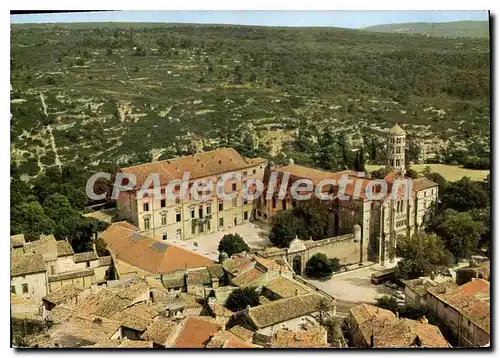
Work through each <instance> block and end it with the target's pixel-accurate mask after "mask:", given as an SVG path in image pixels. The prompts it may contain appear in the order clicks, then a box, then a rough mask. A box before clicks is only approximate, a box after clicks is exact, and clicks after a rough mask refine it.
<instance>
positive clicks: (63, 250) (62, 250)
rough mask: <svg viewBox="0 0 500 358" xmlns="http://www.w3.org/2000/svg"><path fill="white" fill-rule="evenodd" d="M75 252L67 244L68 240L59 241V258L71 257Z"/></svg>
mask: <svg viewBox="0 0 500 358" xmlns="http://www.w3.org/2000/svg"><path fill="white" fill-rule="evenodd" d="M74 253H75V252H74V251H73V248H72V247H71V245H70V244H69V242H67V241H66V240H57V256H58V257H62V256H71V255H73V254H74Z"/></svg>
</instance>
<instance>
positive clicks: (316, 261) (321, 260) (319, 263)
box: [306, 252, 333, 277]
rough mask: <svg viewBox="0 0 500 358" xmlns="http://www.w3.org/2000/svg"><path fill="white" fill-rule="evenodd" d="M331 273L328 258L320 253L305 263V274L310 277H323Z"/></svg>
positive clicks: (331, 269) (331, 268) (331, 267)
mask: <svg viewBox="0 0 500 358" xmlns="http://www.w3.org/2000/svg"><path fill="white" fill-rule="evenodd" d="M332 273H333V266H332V264H331V262H330V260H328V257H327V256H326V255H325V254H322V253H319V252H318V253H316V254H314V255H313V256H311V258H310V259H309V260H307V263H306V274H307V276H310V277H325V276H328V275H331V274H332Z"/></svg>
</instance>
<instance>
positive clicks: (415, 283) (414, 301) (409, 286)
mask: <svg viewBox="0 0 500 358" xmlns="http://www.w3.org/2000/svg"><path fill="white" fill-rule="evenodd" d="M404 284H405V305H406V306H411V307H416V308H417V307H425V306H426V305H427V301H426V299H427V289H428V288H429V287H432V286H436V285H437V282H435V281H433V280H431V279H430V278H427V277H422V278H416V279H413V280H405V281H404Z"/></svg>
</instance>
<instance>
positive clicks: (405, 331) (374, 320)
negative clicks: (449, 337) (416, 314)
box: [350, 304, 449, 348]
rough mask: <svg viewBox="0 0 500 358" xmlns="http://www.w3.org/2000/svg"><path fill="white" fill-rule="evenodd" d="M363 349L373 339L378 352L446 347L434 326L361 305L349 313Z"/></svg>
mask: <svg viewBox="0 0 500 358" xmlns="http://www.w3.org/2000/svg"><path fill="white" fill-rule="evenodd" d="M350 313H351V317H352V319H353V320H354V322H355V324H356V325H357V328H358V330H359V332H360V333H361V334H362V336H363V339H364V341H365V345H366V346H369V344H370V341H371V336H372V335H373V340H374V346H375V347H377V348H388V347H392V348H404V347H416V346H419V347H426V348H431V347H435V348H446V347H449V345H448V343H447V342H446V340H445V339H444V337H443V335H442V333H441V331H440V330H439V328H438V327H437V326H434V325H431V324H428V323H422V322H419V321H415V320H410V319H406V318H405V319H398V318H397V317H396V315H395V314H394V313H392V312H391V311H389V310H385V309H382V308H378V307H375V306H372V305H368V304H361V305H358V306H356V307H353V308H351V309H350Z"/></svg>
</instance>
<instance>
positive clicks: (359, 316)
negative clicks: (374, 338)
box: [349, 303, 398, 344]
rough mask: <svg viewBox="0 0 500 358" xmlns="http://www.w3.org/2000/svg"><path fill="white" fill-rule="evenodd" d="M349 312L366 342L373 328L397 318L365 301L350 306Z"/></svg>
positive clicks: (368, 341) (395, 320) (394, 320)
mask: <svg viewBox="0 0 500 358" xmlns="http://www.w3.org/2000/svg"><path fill="white" fill-rule="evenodd" d="M349 313H350V316H351V317H352V319H353V320H354V322H355V324H356V325H357V326H358V330H359V332H360V333H361V334H362V336H363V338H364V340H365V342H366V343H367V344H369V343H370V336H371V335H372V332H373V331H374V330H375V331H376V330H378V329H379V328H380V327H383V326H384V325H390V324H391V323H395V322H397V320H398V319H397V317H396V315H395V314H394V313H392V312H391V311H389V310H386V309H383V308H379V307H375V306H372V305H368V304H366V303H362V304H360V305H358V306H355V307H353V308H351V309H350V310H349Z"/></svg>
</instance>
